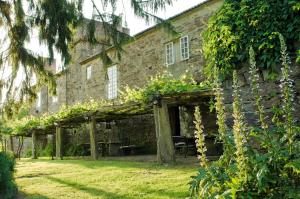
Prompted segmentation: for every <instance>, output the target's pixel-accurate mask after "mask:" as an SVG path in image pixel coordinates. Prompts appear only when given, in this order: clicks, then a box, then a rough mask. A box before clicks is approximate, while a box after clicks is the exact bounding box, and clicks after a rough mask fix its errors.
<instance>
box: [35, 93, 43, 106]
mask: <svg viewBox="0 0 300 199" xmlns="http://www.w3.org/2000/svg"><path fill="white" fill-rule="evenodd" d="M41 105H42V93H41V91H40V92H38V93H37V99H36V108H37V109H40V108H41Z"/></svg>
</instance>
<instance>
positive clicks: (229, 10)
mask: <svg viewBox="0 0 300 199" xmlns="http://www.w3.org/2000/svg"><path fill="white" fill-rule="evenodd" d="M278 32H279V33H281V34H282V35H283V36H284V37H285V38H286V39H287V44H288V46H289V49H288V51H289V53H292V54H295V53H296V52H297V50H298V55H297V56H298V60H300V51H299V49H300V48H299V41H300V2H299V0H282V1H278V0H260V1H253V0H235V1H233V0H225V1H224V4H223V5H222V7H221V8H220V10H219V11H218V12H217V13H216V14H215V15H214V16H212V17H211V19H210V20H209V23H208V29H207V30H206V31H205V32H204V33H203V41H204V44H203V51H204V56H205V58H206V61H207V67H206V72H207V74H208V75H210V76H211V75H212V72H211V71H213V70H212V68H213V67H214V66H215V65H216V66H217V67H218V68H219V69H220V72H221V73H222V74H224V75H228V74H231V73H232V70H233V69H238V68H239V67H241V66H242V64H243V63H245V62H246V61H247V59H248V54H247V52H248V49H249V47H250V46H253V48H254V50H255V51H256V52H257V57H256V59H257V65H258V67H259V68H260V69H267V70H269V71H270V72H271V73H275V72H276V71H278V69H279V67H277V66H278V65H279V64H280V44H279V39H278V35H277V34H276V33H278ZM297 45H298V46H297Z"/></svg>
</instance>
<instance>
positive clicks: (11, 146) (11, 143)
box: [9, 136, 15, 154]
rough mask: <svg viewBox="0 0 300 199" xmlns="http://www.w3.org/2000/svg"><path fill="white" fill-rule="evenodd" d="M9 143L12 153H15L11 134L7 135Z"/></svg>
mask: <svg viewBox="0 0 300 199" xmlns="http://www.w3.org/2000/svg"><path fill="white" fill-rule="evenodd" d="M9 142H10V143H9V145H10V150H11V151H12V152H13V154H15V150H14V138H13V136H9Z"/></svg>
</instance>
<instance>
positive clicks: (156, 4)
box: [0, 0, 172, 102]
mask: <svg viewBox="0 0 300 199" xmlns="http://www.w3.org/2000/svg"><path fill="white" fill-rule="evenodd" d="M90 1H91V2H92V3H93V5H94V8H95V10H96V11H97V15H98V19H97V20H100V22H101V23H102V24H103V25H102V28H103V31H101V32H104V33H105V41H98V40H97V39H96V38H97V37H96V36H97V32H96V31H95V19H94V18H93V19H92V20H90V22H89V23H87V24H83V23H82V22H83V14H82V3H83V1H82V0H72V1H70V0H0V27H1V28H2V30H4V31H5V34H6V35H5V34H2V35H3V38H2V40H1V44H2V52H0V65H1V66H2V67H1V68H2V69H3V70H4V68H5V69H6V70H7V67H4V66H5V65H7V63H9V64H8V66H9V69H11V75H10V77H9V79H8V80H5V81H3V82H4V86H6V87H7V88H8V92H7V101H9V100H15V99H16V98H17V99H18V100H19V101H20V102H22V101H23V99H25V98H28V97H29V98H30V99H34V98H35V97H36V92H37V90H38V89H39V88H40V87H41V86H45V85H48V86H49V88H50V91H52V93H55V87H56V83H55V75H54V74H53V73H52V72H51V71H49V70H48V69H46V67H45V65H46V64H50V63H51V62H52V61H53V58H54V50H56V51H58V52H59V53H60V54H61V55H62V59H63V61H64V63H65V64H68V63H69V62H70V60H71V54H70V47H72V46H74V45H75V43H76V40H75V39H74V36H75V33H76V31H75V30H76V29H77V28H78V27H79V26H82V25H86V26H87V27H86V29H87V30H88V31H86V35H84V36H83V37H84V38H81V39H80V41H86V42H89V43H91V44H97V43H100V42H101V44H102V45H103V48H104V49H105V48H107V47H111V46H114V47H115V48H116V49H117V53H118V57H119V58H121V53H122V44H124V42H126V41H127V40H128V36H127V35H126V34H124V33H122V32H120V31H119V30H118V26H119V25H120V23H121V20H122V18H121V16H119V15H117V14H115V11H116V10H117V7H118V5H120V4H119V3H122V2H121V1H122V0H102V1H101V2H102V9H98V8H97V5H96V4H97V3H99V2H100V1H99V0H97V1H96V0H90ZM130 3H131V7H132V8H133V12H134V13H135V15H136V16H138V17H140V18H142V19H145V21H146V22H150V21H154V22H157V23H160V24H162V26H163V27H166V28H167V29H170V30H171V29H172V26H171V24H170V23H168V22H166V21H164V20H162V19H161V18H159V17H157V16H155V15H154V14H153V13H155V12H156V11H158V10H161V9H165V6H166V5H171V4H172V0H149V1H141V0H130ZM108 7H109V8H112V11H111V12H110V14H109V16H110V17H109V18H110V20H109V21H108V20H107V18H106V17H104V16H106V15H107V13H106V12H103V11H102V12H100V10H105V9H106V8H108ZM25 9H26V10H25ZM25 13H26V14H25ZM33 29H37V30H38V33H39V41H40V43H43V44H46V46H47V48H48V52H49V56H50V59H49V60H45V59H44V58H43V57H41V56H39V55H37V54H36V53H34V52H32V51H30V50H28V49H27V48H26V42H29V41H30V39H31V38H30V34H29V33H30V32H31V31H32V30H33ZM6 38H8V39H6ZM4 46H8V47H7V49H5V47H4ZM101 56H102V58H103V60H104V61H105V62H109V57H108V56H107V54H106V53H105V51H103V53H102V54H101ZM21 69H22V71H24V74H25V78H24V80H23V82H22V84H20V85H19V92H18V93H17V94H16V93H15V92H13V91H12V90H14V84H15V80H16V78H17V73H18V71H20V70H21ZM33 74H35V76H36V79H37V84H36V85H35V86H32V85H31V83H30V82H31V77H32V75H33Z"/></svg>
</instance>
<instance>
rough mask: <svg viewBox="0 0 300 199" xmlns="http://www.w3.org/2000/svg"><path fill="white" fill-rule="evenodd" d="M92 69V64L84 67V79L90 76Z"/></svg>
mask: <svg viewBox="0 0 300 199" xmlns="http://www.w3.org/2000/svg"><path fill="white" fill-rule="evenodd" d="M92 70H93V67H92V65H89V66H87V67H86V79H87V80H89V79H91V78H92Z"/></svg>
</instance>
